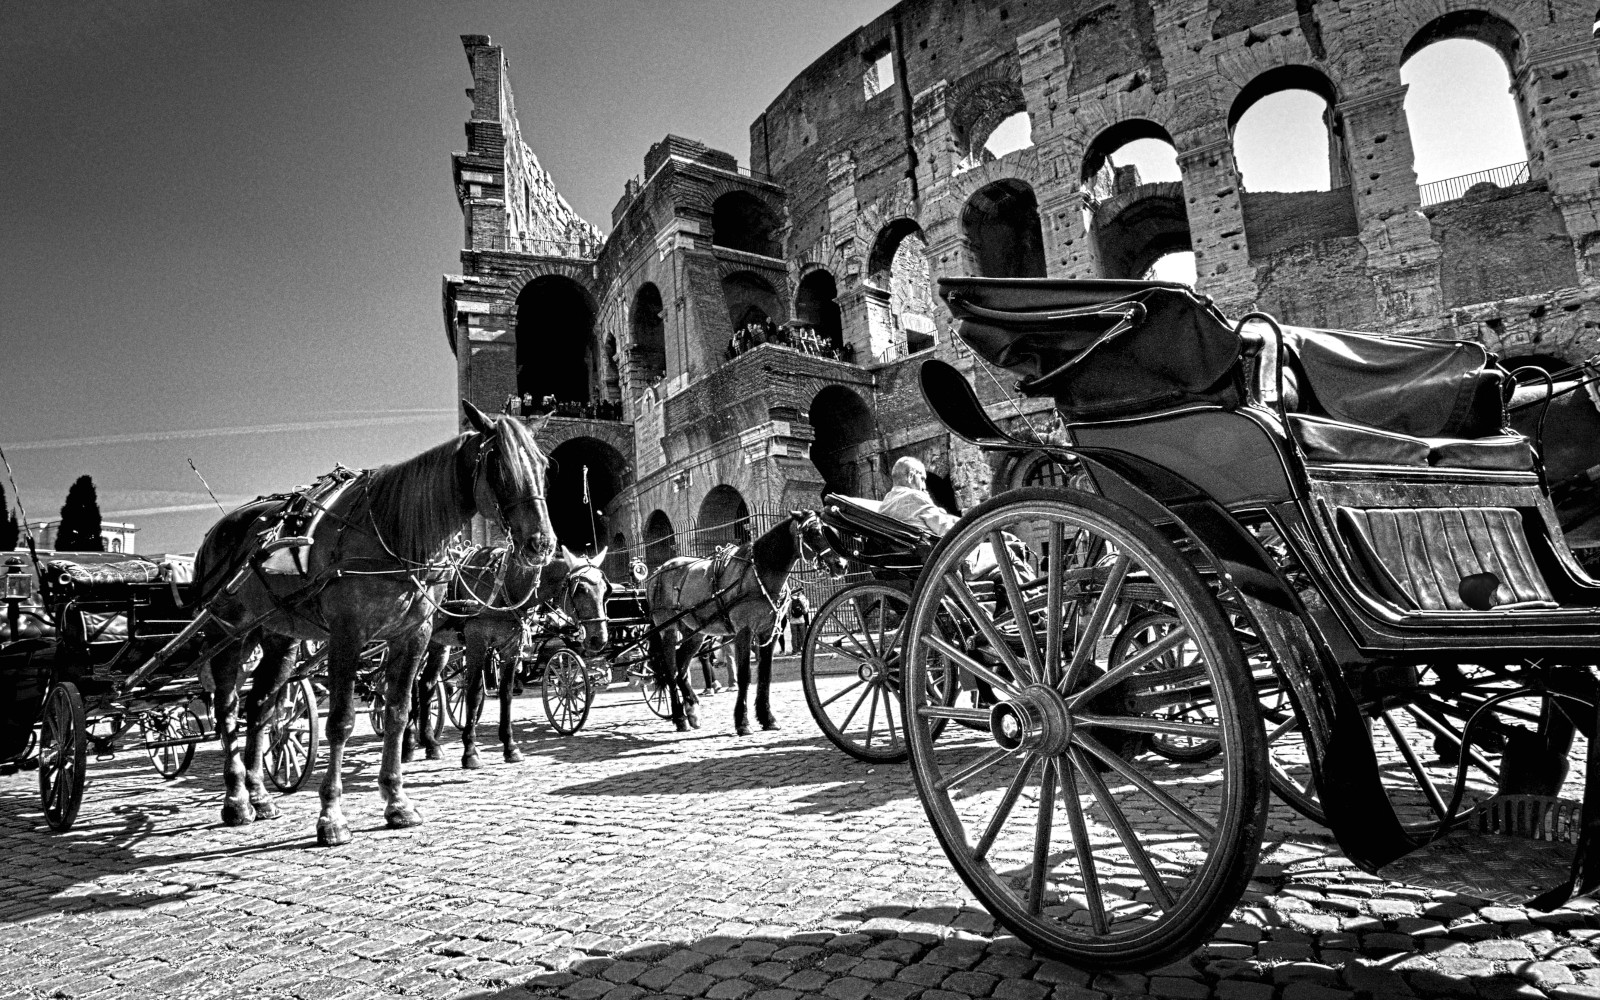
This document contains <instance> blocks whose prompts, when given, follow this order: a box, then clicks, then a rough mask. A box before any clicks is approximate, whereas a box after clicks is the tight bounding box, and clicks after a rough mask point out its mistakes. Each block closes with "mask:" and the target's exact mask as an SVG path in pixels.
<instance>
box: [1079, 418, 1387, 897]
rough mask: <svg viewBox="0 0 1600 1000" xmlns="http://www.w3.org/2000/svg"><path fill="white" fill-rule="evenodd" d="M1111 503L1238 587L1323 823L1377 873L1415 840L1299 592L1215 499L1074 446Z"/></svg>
mask: <svg viewBox="0 0 1600 1000" xmlns="http://www.w3.org/2000/svg"><path fill="white" fill-rule="evenodd" d="M1073 455H1074V456H1075V457H1077V458H1078V459H1079V460H1080V461H1082V462H1083V463H1084V464H1085V465H1086V466H1087V467H1088V468H1089V471H1090V474H1091V475H1092V476H1093V477H1094V481H1095V485H1096V487H1097V488H1098V489H1099V490H1100V492H1101V493H1102V494H1103V495H1104V496H1105V497H1106V498H1107V499H1109V500H1112V501H1114V502H1116V503H1119V504H1122V505H1123V506H1125V507H1128V508H1129V509H1131V510H1133V511H1134V512H1135V513H1137V514H1139V515H1140V516H1142V517H1145V518H1147V519H1148V520H1150V521H1152V522H1153V523H1155V524H1174V523H1175V524H1176V526H1177V527H1178V528H1180V529H1181V530H1182V531H1183V533H1184V534H1185V535H1186V536H1187V537H1188V539H1189V540H1190V542H1191V543H1192V544H1193V545H1194V546H1195V548H1196V549H1197V550H1198V551H1199V553H1200V554H1201V556H1202V558H1203V559H1204V560H1205V561H1207V562H1209V563H1210V564H1211V566H1212V567H1213V568H1214V569H1215V570H1216V571H1217V572H1218V573H1219V574H1220V575H1221V576H1222V578H1223V580H1224V581H1225V582H1226V583H1228V584H1229V585H1230V586H1232V587H1233V588H1234V589H1235V590H1237V591H1238V593H1239V594H1240V596H1241V597H1242V598H1243V600H1244V603H1245V606H1246V608H1247V609H1248V610H1249V613H1250V616H1251V618H1252V619H1253V620H1254V622H1255V624H1256V627H1257V630H1258V632H1259V635H1260V637H1261V640H1262V641H1263V642H1264V643H1265V644H1266V645H1267V647H1268V648H1269V649H1270V650H1271V653H1272V659H1273V663H1274V668H1275V671H1276V672H1277V673H1278V675H1279V677H1280V678H1281V679H1282V681H1283V682H1284V683H1285V684H1286V686H1287V687H1288V689H1289V694H1290V697H1291V698H1292V699H1293V701H1294V708H1295V712H1296V714H1297V715H1298V716H1299V718H1300V720H1301V727H1302V730H1303V735H1304V738H1305V742H1306V747H1307V751H1308V756H1309V758H1310V764H1311V773H1312V776H1313V780H1314V781H1315V783H1316V785H1315V787H1316V789H1317V793H1318V796H1319V798H1320V800H1321V802H1322V808H1323V811H1324V813H1326V815H1327V817H1328V819H1327V822H1328V826H1329V829H1330V830H1331V831H1332V833H1333V835H1334V837H1335V839H1337V840H1338V842H1339V847H1340V850H1342V851H1343V852H1344V854H1345V856H1346V857H1348V858H1349V859H1350V860H1351V861H1352V862H1354V863H1355V864H1356V865H1357V866H1359V867H1360V868H1362V869H1364V870H1366V871H1368V872H1375V871H1377V869H1379V868H1381V867H1382V866H1383V865H1385V864H1388V863H1389V862H1390V861H1393V860H1394V859H1395V858H1398V857H1400V856H1401V855H1403V854H1406V853H1408V852H1409V851H1411V850H1412V849H1413V848H1414V847H1415V846H1416V844H1415V843H1414V842H1413V841H1412V840H1411V838H1410V837H1409V836H1408V835H1407V834H1406V833H1405V830H1404V828H1403V827H1402V826H1401V824H1400V819H1399V817H1398V816H1396V815H1395V812H1394V806H1393V804H1392V803H1390V801H1389V798H1388V796H1387V795H1385V794H1384V791H1383V783H1382V780H1381V775H1380V773H1379V771H1378V759H1377V755H1376V753H1375V752H1374V750H1373V748H1372V740H1371V736H1370V734H1369V732H1368V730H1367V724H1366V719H1365V717H1364V716H1363V714H1362V712H1361V708H1360V706H1359V705H1358V704H1357V703H1356V700H1355V696H1354V694H1352V693H1351V691H1350V687H1349V685H1348V684H1346V683H1345V680H1344V674H1343V672H1342V671H1341V670H1340V669H1339V666H1338V663H1337V661H1336V660H1335V658H1334V657H1333V655H1332V654H1331V653H1330V652H1329V651H1328V650H1327V649H1325V648H1324V647H1323V645H1322V644H1321V643H1319V642H1318V640H1317V632H1316V631H1315V630H1314V629H1313V628H1311V627H1310V626H1309V625H1308V624H1307V622H1308V621H1309V618H1308V614H1307V611H1306V608H1305V606H1304V605H1303V603H1302V602H1301V600H1300V598H1299V595H1298V594H1296V592H1295V591H1294V589H1293V588H1292V587H1291V586H1290V585H1289V583H1288V581H1287V580H1285V579H1284V578H1283V575H1282V573H1281V572H1280V571H1279V570H1278V568H1277V566H1276V565H1275V563H1274V562H1273V560H1272V558H1271V556H1269V555H1268V554H1267V552H1266V550H1265V549H1263V548H1262V546H1261V543H1260V542H1259V541H1257V540H1256V538H1255V536H1254V535H1252V534H1251V533H1250V532H1249V531H1247V530H1246V529H1245V528H1244V526H1243V525H1241V524H1240V523H1239V521H1238V520H1237V519H1236V518H1235V517H1234V516H1233V515H1232V514H1230V513H1229V512H1228V511H1227V510H1226V509H1225V508H1223V507H1222V506H1221V505H1220V504H1218V503H1217V502H1216V501H1214V500H1212V499H1211V498H1210V497H1208V496H1206V495H1205V494H1204V493H1203V492H1201V491H1200V490H1199V489H1197V488H1195V487H1194V486H1193V485H1192V484H1190V483H1188V482H1187V481H1186V480H1184V479H1183V478H1182V477H1181V476H1178V475H1175V474H1174V473H1173V472H1171V471H1170V470H1168V469H1163V468H1160V467H1159V466H1154V465H1151V464H1150V463H1148V462H1144V461H1142V460H1140V459H1138V458H1137V457H1135V456H1132V455H1128V454H1127V453H1124V452H1114V451H1109V450H1100V449H1073Z"/></svg>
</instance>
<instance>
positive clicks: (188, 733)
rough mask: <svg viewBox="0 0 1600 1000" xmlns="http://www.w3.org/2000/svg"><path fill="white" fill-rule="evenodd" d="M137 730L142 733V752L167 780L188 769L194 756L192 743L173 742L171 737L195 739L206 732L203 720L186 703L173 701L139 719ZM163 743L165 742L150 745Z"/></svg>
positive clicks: (157, 771) (175, 738)
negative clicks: (180, 703)
mask: <svg viewBox="0 0 1600 1000" xmlns="http://www.w3.org/2000/svg"><path fill="white" fill-rule="evenodd" d="M139 731H140V733H141V734H142V735H143V737H144V745H145V746H144V752H145V753H146V754H148V755H149V757H150V764H151V766H153V767H154V768H155V769H156V773H157V774H159V775H161V777H162V778H164V779H165V780H167V781H171V780H172V779H174V778H176V777H178V776H179V775H181V774H183V772H185V771H187V770H189V764H190V763H191V762H193V760H194V743H192V742H190V743H180V744H174V743H171V742H169V741H172V740H198V739H200V738H202V737H204V736H205V732H206V727H205V723H204V722H203V721H202V720H201V719H200V716H199V715H197V714H196V713H195V710H194V709H193V708H192V707H190V706H189V705H187V704H184V705H173V706H170V707H168V708H164V709H161V710H159V711H155V712H149V713H147V714H145V715H143V716H141V717H140V719H139ZM152 743H165V744H167V745H165V746H151V744H152Z"/></svg>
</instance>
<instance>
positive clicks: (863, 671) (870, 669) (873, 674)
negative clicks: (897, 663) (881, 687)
mask: <svg viewBox="0 0 1600 1000" xmlns="http://www.w3.org/2000/svg"><path fill="white" fill-rule="evenodd" d="M888 672H889V665H888V664H886V663H884V662H883V661H882V660H880V659H878V658H877V657H873V658H872V659H870V660H864V661H862V663H861V665H860V666H859V667H857V668H856V674H857V675H858V676H859V677H860V678H861V679H862V680H864V681H866V682H867V683H868V684H871V683H873V682H875V681H877V680H879V679H880V678H882V677H883V676H884V675H885V674H887V673H888Z"/></svg>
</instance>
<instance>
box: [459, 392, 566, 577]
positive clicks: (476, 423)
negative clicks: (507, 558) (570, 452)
mask: <svg viewBox="0 0 1600 1000" xmlns="http://www.w3.org/2000/svg"><path fill="white" fill-rule="evenodd" d="M461 408H462V409H463V410H464V411H465V412H466V414H467V422H468V423H469V424H471V425H472V430H473V433H474V434H475V435H476V437H477V440H476V442H475V443H474V444H475V447H476V449H477V451H476V454H475V457H474V463H473V470H472V498H473V500H474V501H475V502H476V503H477V505H478V510H479V511H481V512H483V514H484V515H485V516H493V517H495V518H496V519H498V520H499V522H500V526H501V527H502V528H503V529H505V532H506V534H507V535H508V536H510V538H511V548H512V552H513V554H515V555H516V556H517V558H518V559H521V560H524V561H528V562H532V563H534V564H535V565H540V566H542V565H544V564H545V563H547V562H549V561H550V557H551V556H552V555H553V554H554V553H555V548H556V540H555V532H554V531H553V530H551V527H550V512H549V510H548V509H547V508H546V507H545V502H544V485H545V469H546V467H547V465H548V462H547V461H546V459H545V457H544V453H543V452H541V451H540V450H539V444H538V442H536V441H535V440H534V439H533V434H532V433H531V432H530V431H529V430H528V428H527V427H525V426H524V425H523V423H522V421H520V420H518V419H517V418H516V417H512V416H499V417H491V416H489V415H488V414H486V413H484V412H483V411H482V410H480V409H478V408H477V407H476V406H473V405H472V404H471V403H469V402H467V401H466V400H464V399H463V400H462V401H461Z"/></svg>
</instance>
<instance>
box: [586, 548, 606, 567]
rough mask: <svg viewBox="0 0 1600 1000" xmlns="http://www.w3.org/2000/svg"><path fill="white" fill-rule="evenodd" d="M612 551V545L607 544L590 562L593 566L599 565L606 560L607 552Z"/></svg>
mask: <svg viewBox="0 0 1600 1000" xmlns="http://www.w3.org/2000/svg"><path fill="white" fill-rule="evenodd" d="M610 551H611V546H609V545H607V546H606V547H605V548H603V549H601V550H600V551H599V552H597V553H595V556H594V558H593V559H590V560H589V564H590V565H591V566H599V565H600V564H601V563H603V562H605V561H606V553H607V552H610Z"/></svg>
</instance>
